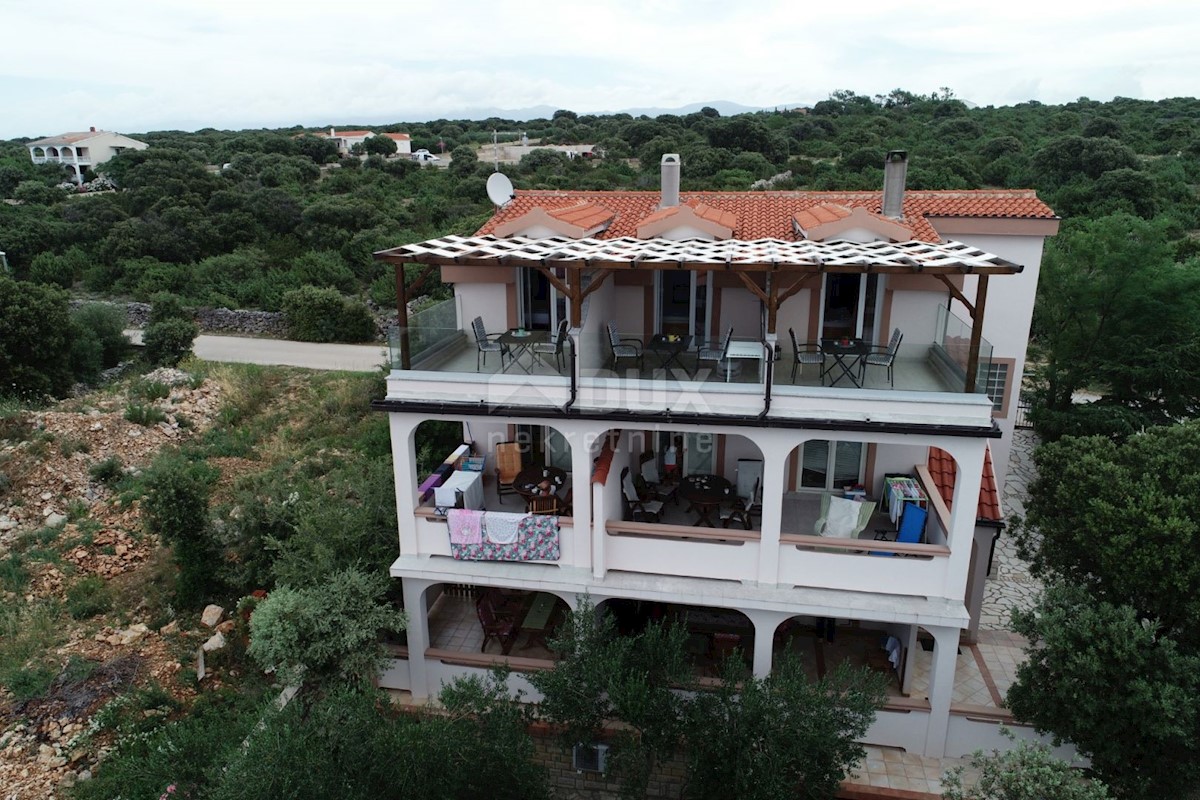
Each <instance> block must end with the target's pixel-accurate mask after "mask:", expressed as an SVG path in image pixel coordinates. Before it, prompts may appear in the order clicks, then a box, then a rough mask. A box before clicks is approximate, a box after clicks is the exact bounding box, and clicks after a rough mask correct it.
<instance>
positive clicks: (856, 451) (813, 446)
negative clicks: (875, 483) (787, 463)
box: [800, 439, 865, 491]
mask: <svg viewBox="0 0 1200 800" xmlns="http://www.w3.org/2000/svg"><path fill="white" fill-rule="evenodd" d="M864 452H865V447H864V445H863V443H862V442H831V441H828V440H825V439H813V440H811V441H808V442H805V443H804V445H803V448H802V450H801V454H800V487H801V488H804V489H825V490H827V491H832V490H834V489H841V488H842V487H843V486H853V485H854V484H856V483H861V481H862V463H863V454H864Z"/></svg>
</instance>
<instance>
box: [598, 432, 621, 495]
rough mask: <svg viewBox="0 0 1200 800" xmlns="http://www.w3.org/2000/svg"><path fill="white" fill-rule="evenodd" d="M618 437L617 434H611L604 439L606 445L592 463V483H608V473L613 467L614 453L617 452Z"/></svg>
mask: <svg viewBox="0 0 1200 800" xmlns="http://www.w3.org/2000/svg"><path fill="white" fill-rule="evenodd" d="M616 448H617V439H616V437H615V436H609V437H608V438H607V439H605V440H604V447H602V448H601V449H600V455H598V456H596V461H595V463H594V464H592V483H599V484H601V485H603V484H607V483H608V473H609V471H610V470H611V469H612V462H613V455H614V454H615V453H616Z"/></svg>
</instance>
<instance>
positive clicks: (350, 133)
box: [333, 131, 375, 137]
mask: <svg viewBox="0 0 1200 800" xmlns="http://www.w3.org/2000/svg"><path fill="white" fill-rule="evenodd" d="M333 133H334V136H343V137H345V136H374V135H375V132H374V131H334V132H333Z"/></svg>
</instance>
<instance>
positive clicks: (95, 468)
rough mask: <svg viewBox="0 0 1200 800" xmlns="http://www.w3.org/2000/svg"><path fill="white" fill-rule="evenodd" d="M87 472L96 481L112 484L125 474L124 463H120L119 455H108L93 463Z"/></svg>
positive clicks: (107, 484)
mask: <svg viewBox="0 0 1200 800" xmlns="http://www.w3.org/2000/svg"><path fill="white" fill-rule="evenodd" d="M88 474H89V475H91V476H92V480H94V481H96V482H97V483H102V484H104V485H105V486H112V485H113V484H115V483H116V482H117V481H119V480H121V478H123V477H124V476H125V465H124V464H122V463H121V459H120V457H118V456H109V457H108V458H106V459H104V460H103V461H100V462H97V463H95V464H93V465H92V468H91V469H90V470H88Z"/></svg>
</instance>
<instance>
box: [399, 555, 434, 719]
mask: <svg viewBox="0 0 1200 800" xmlns="http://www.w3.org/2000/svg"><path fill="white" fill-rule="evenodd" d="M403 583H404V611H405V613H406V614H407V615H408V627H407V629H406V633H407V634H408V685H409V690H410V691H411V692H412V696H413V699H414V700H428V699H429V673H428V671H427V670H426V664H425V651H426V650H427V649H429V606H428V602H427V598H426V595H425V590H426V589H428V588H429V587H430V586H431V585H432V584H431V583H430V582H429V581H423V580H419V579H417V578H405V579H404V581H403Z"/></svg>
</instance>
